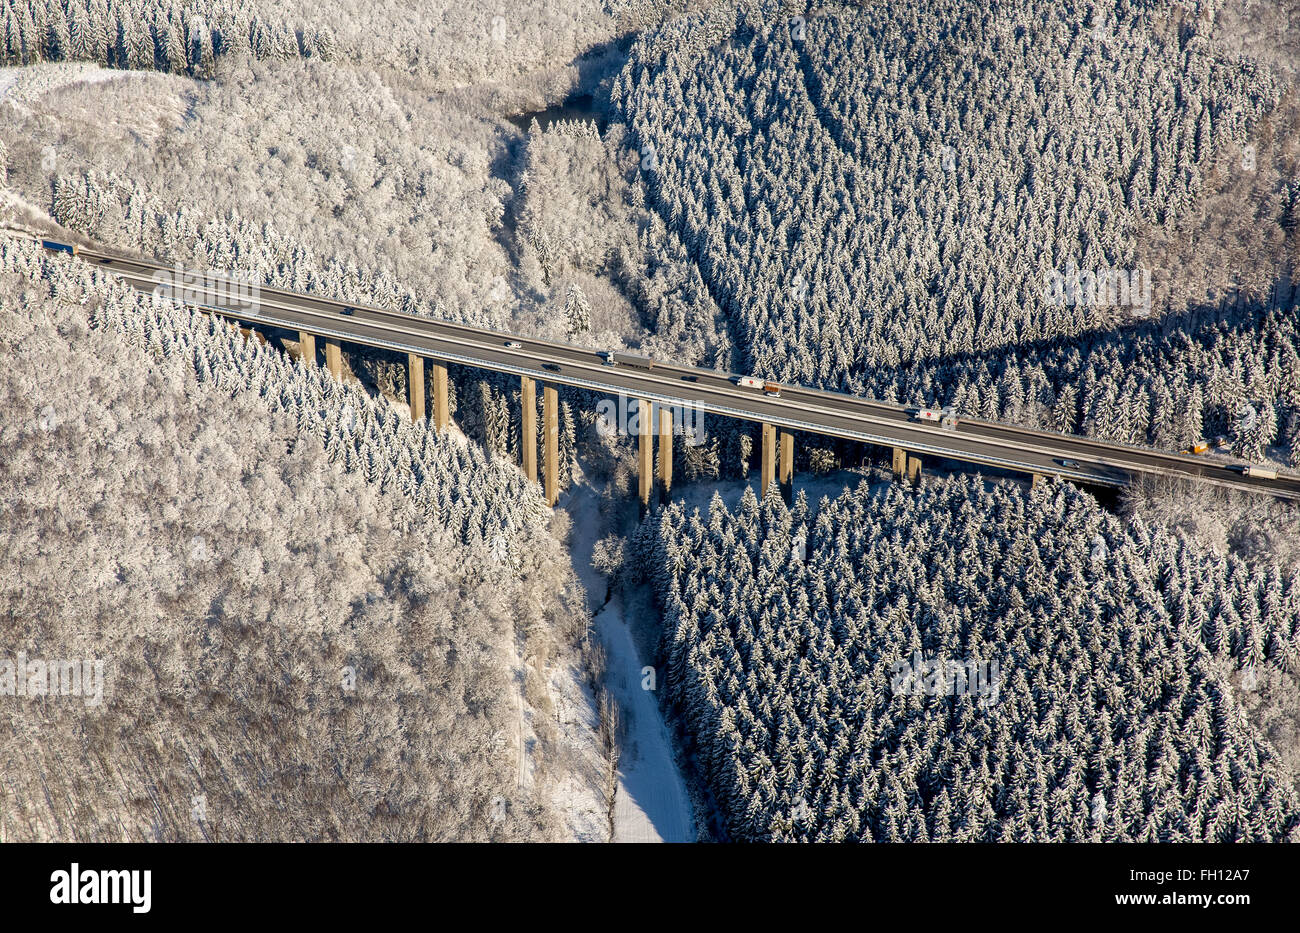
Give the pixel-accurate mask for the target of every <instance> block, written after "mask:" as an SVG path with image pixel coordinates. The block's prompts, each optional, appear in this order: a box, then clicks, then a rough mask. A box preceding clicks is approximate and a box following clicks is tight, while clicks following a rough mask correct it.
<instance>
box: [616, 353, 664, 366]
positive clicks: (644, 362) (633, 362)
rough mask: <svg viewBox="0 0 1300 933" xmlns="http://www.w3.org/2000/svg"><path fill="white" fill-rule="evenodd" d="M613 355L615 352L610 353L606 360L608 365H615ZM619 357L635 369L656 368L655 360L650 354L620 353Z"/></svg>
mask: <svg viewBox="0 0 1300 933" xmlns="http://www.w3.org/2000/svg"><path fill="white" fill-rule="evenodd" d="M613 357H614V354H613V353H610V354H609V358H608V359H606V361H605V365H606V366H613V365H614V364H613V363H612V362H611V360H612V359H613ZM618 359H619V362H621V363H622V364H623V365H624V366H631V367H633V368H634V369H654V368H655V361H654V360H652V359H650V357H648V356H637V355H636V354H635V353H620V354H619V357H618Z"/></svg>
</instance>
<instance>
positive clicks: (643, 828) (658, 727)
mask: <svg viewBox="0 0 1300 933" xmlns="http://www.w3.org/2000/svg"><path fill="white" fill-rule="evenodd" d="M596 630H597V632H598V633H599V634H600V639H601V642H602V643H603V644H604V645H605V654H606V663H607V669H608V671H609V674H608V683H609V689H610V691H611V692H613V694H614V696H615V698H616V699H617V700H618V704H619V708H620V712H621V713H622V716H623V726H624V728H623V748H622V755H621V757H620V759H619V768H618V770H619V786H618V794H617V796H616V797H615V798H614V841H615V842H692V841H694V839H695V827H694V821H693V820H692V818H691V805H690V798H688V797H687V795H686V788H685V787H684V786H683V785H682V778H681V775H680V774H678V773H677V765H676V763H675V762H674V761H673V752H672V745H671V744H670V739H669V737H668V730H667V728H666V727H665V726H664V722H663V719H662V717H661V716H660V715H659V707H658V705H657V703H656V701H655V695H654V694H653V693H652V692H650V691H649V690H643V689H642V688H641V667H642V665H641V660H640V658H638V657H637V652H636V646H635V645H633V643H632V636H631V634H630V633H629V632H628V629H627V623H626V622H625V621H624V619H623V613H622V607H620V606H619V605H618V601H617V600H616V599H614V600H610V602H609V603H608V604H607V605H606V606H605V608H604V609H602V610H601V611H600V613H599V614H598V615H597V616H596Z"/></svg>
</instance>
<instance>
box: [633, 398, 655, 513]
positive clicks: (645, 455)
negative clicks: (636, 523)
mask: <svg viewBox="0 0 1300 933" xmlns="http://www.w3.org/2000/svg"><path fill="white" fill-rule="evenodd" d="M637 404H638V406H639V409H638V414H637V434H638V435H639V437H638V447H637V467H638V469H637V473H638V474H639V479H640V494H641V508H642V509H648V508H650V494H651V492H653V490H654V482H655V440H654V424H653V423H652V420H651V419H653V418H654V406H653V405H652V404H651V403H650V402H648V401H646V400H645V399H639V400H638V401H637Z"/></svg>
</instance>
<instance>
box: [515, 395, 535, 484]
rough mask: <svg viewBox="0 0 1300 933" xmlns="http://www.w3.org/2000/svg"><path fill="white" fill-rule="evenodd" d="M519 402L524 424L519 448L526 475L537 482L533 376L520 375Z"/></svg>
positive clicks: (532, 481) (530, 480)
mask: <svg viewBox="0 0 1300 933" xmlns="http://www.w3.org/2000/svg"><path fill="white" fill-rule="evenodd" d="M519 404H520V406H521V407H522V409H523V426H522V431H521V434H522V436H521V437H520V438H519V440H520V444H519V449H520V450H522V451H523V461H524V476H527V477H528V481H529V482H530V483H535V482H537V382H536V380H534V379H533V377H532V376H520V377H519Z"/></svg>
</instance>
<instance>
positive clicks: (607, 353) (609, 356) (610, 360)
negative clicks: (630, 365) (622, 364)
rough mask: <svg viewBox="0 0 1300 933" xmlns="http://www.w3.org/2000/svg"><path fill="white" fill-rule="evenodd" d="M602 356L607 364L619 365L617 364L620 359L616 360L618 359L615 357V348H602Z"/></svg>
mask: <svg viewBox="0 0 1300 933" xmlns="http://www.w3.org/2000/svg"><path fill="white" fill-rule="evenodd" d="M600 358H601V359H603V360H604V361H605V365H606V366H617V365H618V360H616V359H615V358H614V351H613V350H602V351H601V354H600Z"/></svg>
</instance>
